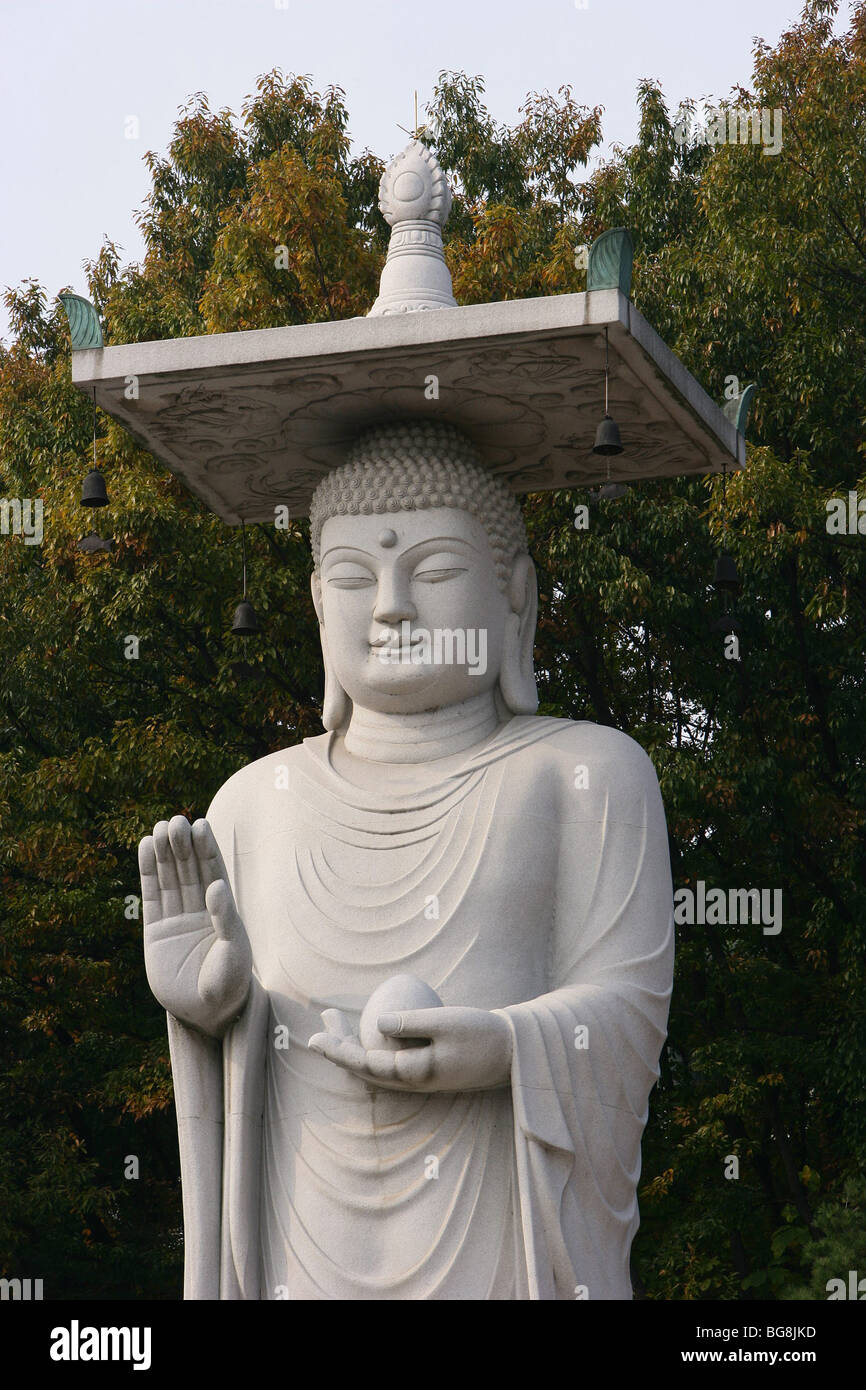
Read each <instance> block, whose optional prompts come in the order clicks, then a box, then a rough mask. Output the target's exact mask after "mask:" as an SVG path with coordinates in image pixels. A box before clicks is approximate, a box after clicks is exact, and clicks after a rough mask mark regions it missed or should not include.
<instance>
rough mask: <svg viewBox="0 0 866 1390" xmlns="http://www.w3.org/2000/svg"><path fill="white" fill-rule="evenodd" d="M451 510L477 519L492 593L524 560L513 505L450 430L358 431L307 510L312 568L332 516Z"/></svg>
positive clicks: (417, 426)
mask: <svg viewBox="0 0 866 1390" xmlns="http://www.w3.org/2000/svg"><path fill="white" fill-rule="evenodd" d="M422 507H459V508H461V509H462V510H463V511H467V512H470V513H471V515H472V516H475V517H477V518H478V520H479V521H480V522H481V524H482V525H483V527H484V529H485V531H486V532H487V537H488V540H489V541H490V548H491V550H492V551H493V555H494V557H495V560H496V574H497V578H498V580H499V587H500V589H502V590H504V589H505V588H506V587H507V584H508V580H509V578H510V576H511V568H512V564H513V562H514V558H515V556H517V555H522V554H526V553H527V552H528V545H527V541H526V528H525V526H524V524H523V516H522V514H521V511H520V507H519V506H518V504H517V501H516V500H515V498H514V497H513V496H512V494H511V493H510V492H509V491H508V489H507V488H506V487H505V486H504V485H503V484H502V483H501V482H500V481H499V479H498V478H496V477H495V476H494V475H493V474H492V473H490V472H488V470H487V469H486V468H485V467H484V465H483V464H482V462H481V456H480V454H479V453H478V451H477V449H476V448H475V446H474V444H472V442H471V440H469V439H467V438H466V436H465V435H464V434H462V433H461V431H460V430H458V429H457V428H456V427H455V426H454V425H447V424H434V423H430V422H428V421H423V422H419V423H407V424H398V425H377V426H375V427H374V428H373V429H369V430H365V431H364V433H363V434H362V435H360V437H359V438H358V439H357V440H356V442H355V443H354V444H353V446H352V448H351V449H350V451H349V455H348V459H347V462H346V463H344V464H343V465H342V466H341V467H340V468H335V469H334V470H333V472H331V473H329V474H328V475H327V477H326V478H323V479H322V481H321V482H320V483H319V486H318V487H317V488H316V491H315V492H314V494H313V499H312V503H311V505H310V539H311V542H312V547H313V562H314V564H315V567H316V569H317V570H318V568H319V562H320V559H321V537H322V527H323V526H324V524H325V522H326V521H327V520H328V518H329V517H332V516H359V515H360V516H369V515H371V514H372V515H377V514H384V513H388V512H411V511H416V510H418V509H420V508H422Z"/></svg>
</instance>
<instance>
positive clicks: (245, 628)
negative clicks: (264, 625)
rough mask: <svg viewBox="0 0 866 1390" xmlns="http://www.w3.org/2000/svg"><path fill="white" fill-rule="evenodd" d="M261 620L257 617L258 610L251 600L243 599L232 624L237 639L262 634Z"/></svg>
mask: <svg viewBox="0 0 866 1390" xmlns="http://www.w3.org/2000/svg"><path fill="white" fill-rule="evenodd" d="M260 631H261V629H260V627H259V620H258V618H257V617H256V610H255V609H254V608H253V605H252V604H251V603H250V601H249V599H247V598H244V599H241V601H240V603H239V604H238V606H237V608H236V609H235V616H234V620H233V622H232V633H233V635H234V636H235V637H252V636H253V635H254V634H255V633H257V632H260Z"/></svg>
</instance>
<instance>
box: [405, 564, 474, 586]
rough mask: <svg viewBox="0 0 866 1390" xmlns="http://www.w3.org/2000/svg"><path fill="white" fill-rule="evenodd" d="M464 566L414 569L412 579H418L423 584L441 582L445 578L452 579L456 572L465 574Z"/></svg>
mask: <svg viewBox="0 0 866 1390" xmlns="http://www.w3.org/2000/svg"><path fill="white" fill-rule="evenodd" d="M465 573H466V569H465V568H457V567H456V566H455V567H454V568H453V569H442V570H416V571H415V573H414V574H413V576H412V578H413V579H420V580H421V582H422V583H424V584H441V583H442V582H443V580H445V579H454V578H455V576H456V575H458V574H465Z"/></svg>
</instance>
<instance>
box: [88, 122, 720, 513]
mask: <svg viewBox="0 0 866 1390" xmlns="http://www.w3.org/2000/svg"><path fill="white" fill-rule="evenodd" d="M401 161H402V165H401ZM413 161H414V163H413ZM407 162H408V166H409V167H408V170H407V168H406V165H407ZM395 167H396V168H397V170H398V173H397V176H396V177H395V176H394V171H395ZM401 170H402V171H401ZM443 182H444V180H443V178H442V175H441V170H439V169H438V165H437V164H436V161H435V159H434V158H433V157H432V156H431V155H430V153H429V151H426V150H425V149H424V147H423V146H420V145H418V144H417V142H413V143H412V144H411V145H410V146H409V147H407V150H405V151H403V152H402V153H401V155H399V156H398V157H397V160H395V161H394V162H393V163H392V165H391V166H390V170H389V171H386V174H385V176H384V177H383V180H382V189H381V192H380V206H381V207H382V210H383V213H384V214H385V216H386V217H387V219H388V221H389V222H390V223H391V225H392V229H393V230H392V237H391V246H390V249H389V253H388V261H387V262H386V265H385V269H384V271H383V275H382V288H381V291H380V296H379V299H378V300H377V303H376V305H375V306H374V308H373V310H372V312H371V314H370V315H369V316H367V317H366V318H353V319H347V320H341V321H337V322H329V323H315V324H301V325H297V326H292V327H287V328H267V329H258V330H250V331H246V332H241V333H222V334H212V335H208V336H202V337H195V338H179V339H169V340H165V341H159V342H150V343H133V344H127V345H122V346H116V347H92V346H85V347H81V348H79V350H77V351H75V352H74V353H73V359H72V380H73V382H74V383H75V385H76V386H78V387H79V388H80V389H81V390H82V391H85V392H86V393H87V394H88V395H91V394H95V398H96V401H97V404H98V405H99V406H100V407H101V408H102V409H103V410H104V411H106V413H107V414H109V415H111V416H113V417H114V419H116V420H118V421H119V422H120V423H121V424H122V425H124V426H125V428H126V429H127V430H128V431H129V433H130V434H131V435H132V436H133V437H134V438H135V439H136V440H137V441H138V442H139V443H140V444H142V445H143V446H144V447H145V448H146V449H148V450H149V451H150V452H151V453H152V454H154V455H155V457H156V458H158V459H159V460H160V461H161V462H162V463H164V464H165V465H166V467H168V468H169V469H170V470H171V471H172V472H173V473H175V474H177V476H178V477H179V478H180V479H181V480H182V481H183V483H184V484H185V485H186V487H188V488H189V490H190V491H191V492H193V493H195V494H196V496H198V497H199V498H201V500H202V501H203V502H204V503H205V504H206V506H208V507H209V508H210V509H211V510H212V511H214V512H215V513H216V514H217V515H218V516H220V517H221V518H222V519H223V520H224V521H226V522H228V523H229V524H231V525H237V524H239V523H240V522H241V521H249V522H255V521H261V522H263V521H273V519H274V509H275V508H276V507H277V506H281V505H282V506H287V507H288V509H289V514H290V515H291V516H303V515H306V514H307V512H308V509H309V503H310V498H311V496H312V493H313V491H314V489H315V487H316V485H317V484H318V482H319V481H320V480H321V479H322V478H323V477H324V476H325V474H326V473H328V472H329V471H330V470H331V469H332V468H335V467H337V466H339V465H340V464H341V463H342V462H343V461H344V459H345V455H346V451H347V449H348V447H349V445H350V444H351V443H352V441H353V440H354V438H355V437H356V436H357V435H358V433H359V432H360V431H361V430H362V429H364V428H365V427H367V426H371V425H376V424H384V423H387V422H390V421H398V420H401V421H405V420H409V419H412V420H424V421H444V422H447V423H449V424H453V425H456V426H458V427H459V428H460V429H462V430H463V431H464V433H465V434H467V435H468V436H469V438H470V439H471V440H472V442H473V443H474V444H475V445H476V447H477V448H478V449H479V451H480V453H481V456H482V459H483V461H484V463H485V465H486V466H487V467H489V468H490V469H491V471H493V472H494V473H496V474H497V475H499V476H501V477H502V479H503V481H504V482H506V483H507V485H508V486H510V487H511V488H512V489H513V490H514V491H515V492H530V491H546V490H548V489H554V488H574V487H585V486H588V485H591V484H597V483H603V482H605V481H608V480H609V481H612V482H639V481H641V480H643V479H649V478H660V477H671V476H678V475H685V474H707V473H719V472H721V471H723V470H724V469H727V470H730V471H733V470H735V469H737V468H740V467H742V466H743V464H744V462H745V439H744V436H743V434H742V433H740V431H739V430H738V429H737V427H736V425H735V424H734V422H733V421H732V420H731V419H730V418H729V417H728V415H727V413H726V412H725V411H723V410H722V409H721V408H720V407H719V406H718V405H716V404H715V403H714V402H713V401H712V400H711V399H710V397H709V396H708V395H707V394H706V392H705V391H704V390H703V388H702V387H701V386H700V385H699V384H698V382H697V381H696V380H695V378H694V377H693V376H692V375H691V374H690V373H689V372H688V371H687V370H686V368H685V367H684V366H683V364H682V363H681V362H680V361H679V360H678V359H677V358H676V357H675V356H674V354H673V353H672V352H671V351H670V349H669V348H668V347H666V345H665V344H664V342H663V341H662V340H661V338H660V337H659V336H658V334H657V333H656V332H655V331H654V329H652V328H651V327H650V325H649V324H648V323H647V321H646V319H644V318H643V316H642V315H641V314H640V313H639V312H638V311H637V309H636V308H635V307H634V305H633V304H632V303H631V302H630V300H629V299H628V297H627V295H626V294H624V293H623V290H622V286H621V284H619V285H617V284H616V283H615V280H616V277H615V276H614V283H613V284H612V285H611V286H610V287H609V288H590V289H588V290H587V291H586V292H585V293H582V294H562V295H552V296H548V297H543V298H536V299H524V300H509V301H502V302H498V303H492V304H480V305H468V306H463V307H449V296H450V276H449V275H448V271H447V267H446V265H445V262H444V257H443V254H442V241H441V226H442V224H443V223H444V221H445V218H446V217H447V212H448V207H449V206H450V193H449V192H448V190H447V184H445V185H444V188H443ZM401 188H402V189H403V190H404V191H405V193H406V195H407V199H409V195H411V199H410V200H408V201H407V202H406V204H405V208H404V209H403V210H402V211H401V207H400V204H399V196H398V195H399V192H400V189H401ZM588 283H589V282H588ZM453 303H454V301H453V299H450V304H453ZM88 307H89V306H88ZM605 330H607V341H608V345H609V361H610V371H609V409H610V413H611V415H612V416H613V418H614V419H615V420H616V422H617V424H618V425H619V427H620V431H621V434H622V442H623V448H624V452H623V453H622V454H620V455H618V456H616V457H612V458H602V457H599V456H598V455H596V454H594V453H593V452H592V446H593V443H594V440H595V431H596V427H597V425H598V422H599V420H600V418H601V416H602V413H603V410H604V364H605V336H606V335H605ZM97 332H98V329H97ZM73 345H74V339H73ZM131 378H134V381H135V386H134V389H131V383H130V379H131ZM136 393H137V398H135V397H136Z"/></svg>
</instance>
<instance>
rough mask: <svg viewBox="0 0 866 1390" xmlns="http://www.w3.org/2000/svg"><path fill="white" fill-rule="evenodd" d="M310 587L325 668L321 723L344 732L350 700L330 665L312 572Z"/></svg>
mask: <svg viewBox="0 0 866 1390" xmlns="http://www.w3.org/2000/svg"><path fill="white" fill-rule="evenodd" d="M310 589H311V591H312V595H313V606H314V608H315V610H316V616H317V618H318V619H319V641H320V642H321V644H322V664H323V665H324V668H325V698H324V699H323V701H322V723H323V725H324V726H325V728H326V729H327V730H328V732H329V733H337V734H340V733H345V732H346V729H347V728H348V727H349V720H350V719H351V717H352V701H351V700H350V699H349V697H348V695H347V694H346V692H345V690H344V689H343V687H342V686H341V684H340V682H339V681H338V680H337V677H336V675H335V674H334V668H333V666H332V665H331V656H330V653H329V651H328V639H327V638H326V636H325V624H324V621H323V619H324V610H323V608H322V586H321V583H320V581H319V576H318V575H317V574H316V573H315V571H314V572H313V574H312V575H311V576H310Z"/></svg>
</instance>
